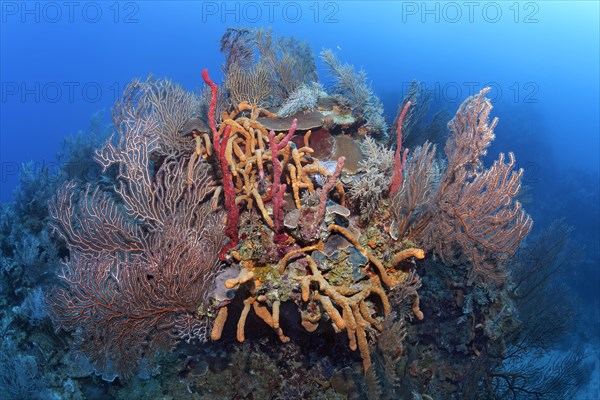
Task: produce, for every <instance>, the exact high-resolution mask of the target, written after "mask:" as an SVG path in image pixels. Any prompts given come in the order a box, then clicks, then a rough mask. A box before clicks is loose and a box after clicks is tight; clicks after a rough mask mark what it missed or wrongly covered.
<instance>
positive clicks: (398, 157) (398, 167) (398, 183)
mask: <svg viewBox="0 0 600 400" xmlns="http://www.w3.org/2000/svg"><path fill="white" fill-rule="evenodd" d="M410 105H411V102H410V101H407V102H406V105H405V106H404V108H403V109H402V113H401V114H400V118H398V130H397V134H398V144H397V146H398V147H397V148H396V154H395V156H394V175H393V176H392V182H391V183H390V195H392V194H394V193H396V192H397V191H398V189H400V188H401V187H402V175H403V173H404V166H405V165H406V157H407V156H408V149H405V150H404V153H402V124H403V123H404V117H405V116H406V112H407V111H408V108H409V107H410Z"/></svg>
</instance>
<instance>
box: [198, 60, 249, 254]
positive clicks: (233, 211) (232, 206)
mask: <svg viewBox="0 0 600 400" xmlns="http://www.w3.org/2000/svg"><path fill="white" fill-rule="evenodd" d="M202 78H203V79H204V82H206V84H207V85H209V86H210V89H211V99H210V108H209V111H208V123H209V125H210V130H211V131H212V134H213V147H214V148H215V153H216V154H217V157H218V158H219V162H220V165H221V173H222V175H223V190H224V191H225V209H226V210H227V225H226V227H225V233H226V234H227V236H228V237H229V243H228V244H227V245H226V246H225V247H224V248H223V250H222V251H221V254H220V255H219V258H220V259H221V260H223V259H224V258H225V255H226V254H227V252H228V251H229V250H231V249H233V248H234V247H235V246H237V244H238V241H239V238H238V221H239V217H240V212H239V210H238V207H237V204H236V202H235V197H236V194H235V187H234V186H233V180H232V178H231V174H230V171H229V166H228V165H227V157H226V156H225V147H226V144H227V142H228V141H229V136H230V134H231V126H227V127H226V128H225V131H224V132H223V137H222V138H221V137H219V136H220V135H219V132H218V131H217V127H216V126H215V110H216V108H217V93H218V87H217V85H216V84H215V83H214V82H213V81H212V80H211V79H210V76H209V75H208V70H206V69H205V70H203V71H202ZM231 172H235V169H234V170H233V171H231Z"/></svg>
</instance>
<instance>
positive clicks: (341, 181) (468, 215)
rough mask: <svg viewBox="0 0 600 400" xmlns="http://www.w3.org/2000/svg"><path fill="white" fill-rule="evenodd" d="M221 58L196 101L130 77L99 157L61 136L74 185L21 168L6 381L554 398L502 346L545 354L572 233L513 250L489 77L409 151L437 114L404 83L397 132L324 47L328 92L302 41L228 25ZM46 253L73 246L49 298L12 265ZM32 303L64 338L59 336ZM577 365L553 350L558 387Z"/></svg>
mask: <svg viewBox="0 0 600 400" xmlns="http://www.w3.org/2000/svg"><path fill="white" fill-rule="evenodd" d="M221 50H222V51H223V52H224V53H225V55H226V62H225V65H224V68H223V70H224V73H225V81H224V82H223V84H221V85H217V84H216V83H215V82H213V80H212V79H211V78H210V76H209V74H208V71H206V70H204V71H202V79H203V80H204V83H205V84H206V87H205V90H204V92H203V94H202V95H201V96H196V95H194V94H192V93H189V92H187V91H185V90H184V89H183V88H182V87H180V86H178V85H176V84H174V83H172V82H170V81H168V80H155V79H152V78H149V79H147V80H146V81H134V82H132V83H131V84H130V85H128V86H127V87H126V88H125V91H124V94H123V98H122V99H120V100H119V101H117V103H116V105H115V108H114V110H113V128H114V134H113V136H111V137H110V138H109V139H108V140H107V141H106V142H105V144H104V146H102V147H101V148H100V149H99V150H98V151H97V152H96V153H95V155H93V156H92V154H91V150H90V145H89V144H85V145H84V144H83V143H81V140H80V139H77V140H74V141H72V143H71V146H76V147H80V148H81V151H80V152H74V153H73V154H71V155H70V157H69V156H68V155H65V158H64V160H65V164H66V165H68V164H70V163H72V162H75V161H77V162H84V161H85V158H86V157H87V158H91V157H94V158H95V160H96V161H97V165H96V167H95V168H96V169H93V168H91V169H90V171H91V173H90V174H88V175H81V174H68V173H61V174H60V177H61V179H60V180H59V181H65V182H64V183H62V185H59V184H55V185H54V186H48V185H44V184H43V182H39V181H37V180H35V179H33V178H31V179H30V178H28V177H27V176H24V177H23V192H22V193H19V194H18V196H17V199H22V198H23V197H26V196H31V198H32V200H33V201H32V202H31V203H30V204H29V207H31V208H32V210H31V214H32V215H36V216H37V215H39V218H37V219H38V220H37V221H36V220H35V219H30V220H28V221H27V224H26V225H27V226H26V228H23V226H20V225H18V224H17V223H16V222H15V221H17V220H18V215H20V214H22V213H24V212H27V211H23V210H20V209H19V207H25V204H20V205H19V206H18V207H15V208H14V209H12V211H11V210H9V211H10V212H9V211H5V209H4V208H3V214H4V213H6V215H8V216H9V219H8V220H7V221H3V222H2V225H0V233H1V234H2V236H1V237H0V246H1V247H2V250H3V258H2V270H1V272H2V274H3V275H5V276H7V277H9V276H10V277H13V276H14V277H17V278H18V279H17V280H16V282H17V284H18V285H21V286H23V288H21V289H20V291H18V292H17V290H16V289H15V288H12V287H9V286H8V285H5V284H4V283H3V284H2V286H0V289H2V290H3V292H5V293H9V294H10V295H9V296H6V298H7V299H10V302H11V306H12V310H11V312H10V313H9V312H6V313H4V311H3V313H2V323H1V324H0V334H2V335H3V336H4V335H5V336H6V337H8V338H10V340H7V341H6V342H5V343H3V344H2V347H1V348H0V349H1V350H2V351H3V357H2V358H1V359H0V385H1V386H3V387H4V388H6V389H5V391H6V392H7V393H8V392H10V393H13V392H14V393H17V395H16V396H17V398H18V396H28V395H29V394H28V393H29V392H34V391H35V392H39V393H43V394H48V393H49V392H48V390H52V391H54V392H55V393H60V395H61V396H62V398H69V399H77V398H84V397H87V398H101V397H102V396H112V397H114V398H198V399H200V398H202V399H213V398H214V399H223V398H246V399H250V398H265V399H289V398H311V399H312V398H314V399H319V398H321V399H325V398H327V399H337V398H339V399H342V398H344V399H358V398H374V399H375V398H377V399H379V398H399V399H429V398H436V399H437V398H448V399H475V398H497V397H494V396H500V395H502V394H507V393H508V394H516V395H517V396H516V397H517V398H519V397H518V395H520V394H521V393H523V390H526V389H527V388H534V389H535V390H536V391H537V392H539V393H549V394H551V395H554V394H556V393H557V392H558V391H559V389H556V390H554V389H555V387H557V386H552V382H555V381H553V380H552V376H545V375H544V374H543V373H542V372H541V371H537V370H535V371H533V370H532V373H531V374H530V375H531V376H530V378H529V379H537V377H539V376H542V377H543V378H544V382H550V383H548V384H547V385H546V386H544V385H538V386H535V385H533V384H531V383H529V385H530V386H527V384H528V383H523V382H524V381H521V380H520V378H519V376H520V375H519V374H521V372H522V371H523V369H524V368H527V367H528V365H527V364H519V363H517V362H515V361H514V360H515V358H518V357H519V354H521V353H520V351H521V350H522V349H523V347H524V346H523V344H524V343H525V342H528V341H529V346H530V347H531V348H533V350H532V353H533V354H541V353H543V351H544V349H546V348H547V347H548V343H550V342H551V340H552V333H553V332H549V331H548V330H544V329H541V327H540V326H541V325H546V326H550V325H551V324H549V322H548V319H547V317H548V316H547V314H546V315H545V316H544V315H542V313H536V310H538V309H539V308H546V309H549V308H550V307H549V305H548V303H547V302H548V301H549V299H550V298H551V297H550V296H549V293H548V292H550V291H551V289H550V288H549V287H548V286H547V285H546V283H545V280H544V279H542V278H541V277H542V276H550V275H552V274H555V273H557V270H558V268H553V269H552V270H551V271H544V270H543V268H542V266H543V265H549V264H551V263H552V260H550V258H552V259H554V258H557V259H558V258H560V257H559V256H562V257H564V254H565V253H567V252H566V251H563V249H564V246H563V244H564V243H561V242H560V241H557V240H556V238H557V237H559V236H561V235H564V236H566V234H567V233H568V232H567V231H568V230H566V229H564V228H563V229H562V230H561V229H560V228H557V227H555V230H556V232H555V233H552V232H550V233H549V234H548V236H545V239H544V238H543V239H542V241H544V240H546V241H548V242H550V239H553V240H552V244H551V245H550V248H548V247H543V246H542V245H541V244H538V245H537V247H535V246H532V245H530V246H529V247H527V248H526V249H524V250H521V251H523V252H525V253H521V252H519V253H517V257H516V258H515V259H512V258H511V256H513V254H514V253H515V252H517V249H518V248H519V245H520V244H521V242H522V241H523V240H524V238H525V237H527V235H528V233H529V231H530V230H531V227H532V221H531V218H530V217H529V216H528V215H527V214H526V213H525V212H524V210H523V209H522V206H521V204H520V203H519V202H518V201H517V196H518V194H519V191H520V189H521V178H522V173H523V172H522V170H514V166H515V160H514V156H513V155H512V154H509V155H508V157H505V156H504V155H502V154H501V155H500V156H499V157H498V160H497V161H495V162H494V163H493V164H492V165H491V167H486V166H485V165H484V162H483V156H485V154H486V151H487V148H488V147H489V145H490V142H491V141H492V140H493V138H494V133H493V130H494V128H495V126H496V124H497V119H492V120H491V121H490V112H491V103H490V101H489V100H488V99H486V97H485V95H486V93H487V89H484V90H483V91H481V92H480V93H478V94H476V95H475V96H472V97H470V98H468V99H466V100H465V102H464V103H463V104H462V105H461V107H460V108H459V110H458V112H457V113H456V115H455V116H454V118H453V119H452V120H451V121H450V123H449V125H448V126H449V128H450V135H449V137H448V140H447V143H446V146H445V153H446V158H447V160H443V159H441V158H440V156H439V154H438V153H437V148H438V146H436V144H432V143H431V142H429V141H425V142H423V143H420V144H419V145H418V146H407V143H410V142H409V141H407V140H406V139H407V137H408V138H410V137H411V136H409V135H408V133H411V134H413V133H414V131H416V130H417V128H416V126H417V125H418V122H419V121H421V120H422V119H423V117H424V115H425V114H426V112H427V107H428V106H429V101H428V94H427V93H425V92H423V91H420V89H419V88H418V86H417V84H413V85H412V86H411V89H410V91H409V95H408V96H407V97H406V98H405V99H404V100H403V101H402V103H401V107H400V109H399V114H398V117H397V119H396V122H395V123H394V125H393V129H392V130H391V131H392V132H388V129H387V123H386V122H385V119H384V118H383V115H382V113H381V111H382V109H381V103H380V101H379V99H378V98H377V97H376V96H375V94H374V93H373V92H372V90H371V89H370V88H369V86H368V84H367V81H366V74H365V73H364V71H361V72H359V73H358V74H355V72H354V69H353V68H352V67H351V66H349V65H347V64H342V63H341V62H340V61H338V60H337V58H336V56H335V55H334V54H333V52H331V51H324V52H323V53H322V54H321V57H322V58H323V60H324V61H325V62H326V64H328V66H329V68H330V70H331V73H332V75H333V77H334V79H335V84H334V86H333V87H332V88H324V87H323V86H321V85H320V84H318V83H317V82H316V79H317V77H316V73H315V67H314V60H313V57H312V54H311V53H310V52H309V49H308V47H307V46H306V45H305V44H303V43H301V42H297V41H295V40H293V39H284V38H277V37H275V36H274V35H273V34H272V32H270V31H262V30H259V31H255V30H246V29H242V28H238V29H230V30H228V31H227V32H226V34H225V35H224V36H223V39H222V42H221ZM327 90H329V91H330V92H331V93H327ZM435 124H436V128H435V131H436V132H438V133H439V131H441V128H440V126H441V125H440V120H439V119H436V123H435ZM419 129H420V128H419ZM94 130H99V128H97V127H96V128H94ZM432 130H433V128H432ZM411 131H412V132H411ZM388 137H389V138H393V140H391V141H392V142H394V143H393V146H388V145H387V144H385V143H383V142H382V140H381V139H386V138H388ZM92 141H93V142H94V143H95V142H96V139H93V140H92ZM437 144H438V145H439V144H440V143H437ZM394 146H395V148H394ZM439 147H441V146H439ZM87 162H90V163H91V160H87ZM98 166H99V167H98ZM98 169H101V170H102V171H103V172H104V176H102V177H100V176H99V175H98ZM40 179H41V180H44V179H49V178H47V177H42V178H40ZM37 186H39V187H41V188H47V190H43V191H37V192H36V191H35V190H34V188H35V187H37ZM51 193H53V194H54V197H53V198H52V199H50V197H51ZM46 202H48V208H47V210H46V209H45V207H44V206H42V204H44V205H45V203H46ZM23 203H24V202H23ZM14 210H17V214H15V211H14ZM48 220H49V223H48V224H46V222H47V221H48ZM13 225H14V226H13ZM50 230H52V232H53V233H54V235H53V236H51V235H50V234H49V231H50ZM557 232H558V233H557ZM59 254H60V255H61V256H64V257H66V258H65V259H64V260H63V262H62V267H61V268H60V269H59V271H58V277H57V280H58V282H56V279H55V281H54V282H52V284H53V285H54V287H53V289H51V290H49V293H48V295H47V297H46V298H45V299H44V298H43V296H42V289H39V288H38V286H39V282H40V281H42V282H43V281H44V280H43V279H42V278H40V277H39V276H38V277H29V279H30V280H31V281H30V282H29V281H27V280H26V279H25V275H26V274H25V273H24V269H25V268H32V269H38V268H37V267H36V265H37V263H36V260H42V261H43V262H45V263H47V264H49V263H56V264H58V262H57V259H58V255H59ZM542 254H546V255H547V256H548V258H547V259H546V258H544V259H539V258H543V257H542ZM527 255H528V256H530V258H528V257H526V256H527ZM533 256H535V257H537V258H535V257H533ZM531 257H533V258H531ZM40 262H41V261H40ZM557 262H558V263H559V264H560V265H562V264H561V261H560V259H559V260H558V261H557ZM527 265H535V266H536V267H535V268H537V269H535V273H534V272H528V269H527V268H526V266H527ZM557 265H558V264H557ZM39 269H41V268H39ZM511 271H512V274H511ZM539 271H541V272H539ZM47 275H50V274H47ZM32 276H33V274H32ZM47 279H50V278H47ZM7 281H8V279H7ZM42 287H43V288H44V290H47V289H46V288H47V287H48V285H47V284H45V285H44V286H42ZM531 296H533V297H535V299H541V298H543V299H545V300H544V302H541V303H538V302H536V301H534V300H533V299H532V297H531ZM3 301H9V300H3ZM3 305H4V304H3ZM555 309H556V310H558V311H560V312H561V313H564V314H568V312H567V310H566V309H565V308H563V307H557V308H555ZM46 311H48V312H49V315H50V318H51V320H52V323H53V326H54V327H55V328H56V329H57V330H59V331H60V330H62V331H68V332H70V336H68V335H64V334H63V333H62V332H61V333H59V334H57V333H56V332H53V330H52V326H51V324H50V321H49V319H48V318H47V317H46ZM542 317H543V318H542ZM544 318H546V319H544ZM564 323H565V322H564V321H563V320H558V319H557V320H556V321H555V325H552V326H554V327H555V328H556V329H555V330H556V331H557V332H558V331H560V329H562V328H564ZM16 327H27V328H26V329H27V333H24V332H20V331H19V330H18V329H16ZM550 330H552V329H550ZM523 332H529V333H530V334H529V333H528V337H527V338H525V336H524V335H525V334H524V333H523ZM536 335H537V336H536ZM531 337H533V338H534V339H539V340H538V341H533V339H531ZM57 349H59V350H57ZM17 352H22V353H23V355H19V356H18V357H17V356H10V357H5V356H4V354H7V355H15V354H17ZM507 352H509V353H510V354H509V353H507ZM513 356H514V357H513ZM42 359H44V360H46V364H44V368H46V367H47V369H43V370H42V364H41V363H40V360H42ZM581 360H583V356H582V355H581V354H579V353H577V354H574V355H573V356H571V357H570V358H569V357H566V358H563V359H559V360H557V361H556V362H555V365H557V369H558V370H560V371H561V373H562V372H565V374H564V375H565V376H566V377H567V378H565V379H563V380H562V381H561V384H562V385H563V386H562V387H566V386H568V385H573V387H575V386H576V385H577V384H578V382H580V381H581V379H582V377H583V376H584V374H583V372H581V370H580V369H576V368H574V364H575V363H577V362H580V361H581ZM11 366H12V367H11ZM38 367H39V368H38ZM11 368H12V369H15V370H17V369H19V370H21V371H23V374H22V375H23V376H22V377H20V378H19V377H15V376H14V374H13V373H12V372H11V371H10V369H11ZM569 368H572V369H573V371H574V372H573V373H572V374H566V370H567V369H569ZM50 369H54V370H56V371H59V372H56V373H50V372H48V370H50ZM117 379H118V383H117ZM107 382H111V383H107ZM48 388H51V389H48ZM523 388H525V389H523ZM548 388H549V389H548ZM546 389H547V390H546ZM544 390H546V391H544ZM552 390H554V391H552ZM537 392H536V393H537ZM21 393H25V394H21ZM167 393H168V395H167ZM569 393H573V392H572V391H571V392H569ZM167 396H168V397H167ZM30 397H31V398H34V395H31V396H30ZM522 397H523V396H522Z"/></svg>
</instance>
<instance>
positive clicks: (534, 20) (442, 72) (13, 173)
mask: <svg viewBox="0 0 600 400" xmlns="http://www.w3.org/2000/svg"><path fill="white" fill-rule="evenodd" d="M0 7H1V21H0V83H1V90H0V96H1V99H0V173H1V178H0V179H1V180H0V185H1V193H0V200H1V201H2V202H3V203H9V202H11V200H12V196H13V192H14V191H15V190H16V188H17V187H18V184H19V175H20V173H21V172H22V168H23V167H22V165H23V163H26V162H29V161H33V163H34V166H35V168H34V171H36V173H41V172H40V171H42V170H43V169H44V168H50V170H56V169H58V165H57V158H56V155H57V153H59V152H60V151H61V145H62V143H63V140H64V138H65V137H67V136H72V135H74V134H75V133H77V132H78V131H81V130H85V129H86V128H87V127H88V125H89V121H90V117H91V115H93V114H94V113H96V112H98V111H99V110H105V113H104V117H103V118H104V122H105V123H107V124H108V123H109V122H110V109H111V107H112V106H113V103H114V101H115V100H116V99H118V98H119V96H120V95H121V93H122V91H123V89H124V87H125V85H126V84H127V83H128V82H129V81H131V80H132V79H133V78H145V77H146V76H148V75H149V74H152V75H153V76H155V77H157V78H162V77H166V78H169V79H171V80H173V81H174V82H177V83H179V84H181V85H182V86H183V87H184V88H185V89H188V90H190V91H196V92H199V91H200V90H201V89H202V87H203V81H202V78H201V75H200V72H201V70H202V69H205V68H206V69H208V70H209V71H210V73H211V76H212V78H213V80H215V81H216V82H217V83H220V82H221V81H222V80H223V74H222V72H221V65H222V63H223V61H224V57H223V54H222V53H221V52H220V51H219V46H220V44H219V41H220V39H221V36H222V35H223V33H224V32H225V30H226V29H227V28H228V27H246V28H258V27H271V28H272V29H273V32H274V33H276V34H277V35H282V36H287V37H289V36H295V37H296V38H297V39H299V40H303V41H306V42H308V44H309V45H310V47H311V48H312V50H313V52H314V53H315V54H317V55H318V53H319V52H320V51H321V50H322V49H324V48H330V49H332V50H333V51H334V52H335V54H336V55H337V57H338V58H339V59H340V60H341V61H342V62H345V63H349V64H352V65H353V66H354V67H355V68H356V69H357V70H358V69H361V68H362V69H364V70H365V71H366V73H367V77H368V80H369V82H370V85H371V87H372V90H373V92H374V93H376V94H377V95H378V96H379V97H380V98H381V99H382V101H383V104H384V108H385V116H386V117H387V119H388V122H389V123H390V124H391V122H392V120H393V118H394V115H395V114H396V111H397V108H398V105H399V104H400V103H401V101H402V99H403V97H404V95H405V94H406V91H407V89H408V87H409V84H410V82H411V81H413V80H417V81H419V82H421V84H422V85H423V87H425V88H426V89H427V90H430V91H431V93H432V105H431V108H430V112H429V114H428V118H431V117H432V116H433V113H434V112H435V111H437V110H440V109H443V108H445V109H447V110H449V111H450V112H451V113H454V112H455V111H456V110H457V109H458V107H459V106H460V104H461V103H462V102H463V101H464V100H465V99H466V98H467V97H469V96H471V95H474V94H476V93H477V92H479V90H481V89H482V88H484V87H487V86H490V87H491V88H492V90H491V92H490V93H489V97H491V99H492V103H493V106H494V109H493V111H492V114H493V115H494V116H498V117H499V124H498V126H497V128H496V130H495V133H496V137H497V138H496V140H495V141H494V143H493V144H492V146H491V148H490V150H489V154H488V157H489V159H486V160H487V162H488V163H491V162H492V161H493V160H495V159H496V158H497V155H498V153H500V152H504V153H507V152H509V151H512V152H514V153H515V156H516V159H517V163H518V167H522V168H524V169H525V175H524V178H523V181H524V184H525V185H526V186H528V187H529V194H530V195H531V202H530V203H527V204H526V209H527V212H528V213H529V214H530V215H531V216H532V217H533V220H534V221H535V222H534V232H536V233H538V232H541V231H542V230H543V229H544V228H545V227H548V226H549V225H550V224H551V223H552V221H554V220H556V219H560V218H564V221H565V223H566V224H568V225H571V226H573V227H574V231H573V233H572V238H573V240H575V241H576V242H577V243H578V244H581V245H582V246H584V247H585V250H581V251H582V252H583V251H584V253H583V254H584V256H583V257H582V260H581V261H580V264H578V266H577V268H576V269H575V270H573V273H572V274H570V275H569V276H567V277H565V278H564V280H563V281H562V282H561V285H563V288H565V289H566V290H567V291H568V292H569V296H570V298H572V299H573V301H574V302H575V310H576V311H577V310H580V311H581V312H585V313H586V315H587V318H586V319H585V320H586V321H588V323H587V324H586V323H585V322H583V319H580V320H579V321H578V322H577V325H573V327H572V328H573V332H572V333H573V335H574V336H583V337H582V338H581V342H580V343H579V344H585V345H589V346H592V347H590V349H592V348H593V350H589V351H595V353H593V354H592V357H593V358H595V359H596V369H595V371H594V374H595V377H596V379H597V378H598V373H599V372H598V371H600V370H599V369H598V362H597V358H598V354H600V353H599V348H600V347H599V344H598V342H597V341H596V342H595V343H589V340H588V339H589V337H593V336H594V335H598V336H600V330H599V323H600V317H599V315H598V314H599V311H598V310H599V307H600V294H599V293H600V243H599V241H600V234H599V231H600V212H599V208H600V204H599V203H598V201H599V200H600V194H599V183H600V182H599V179H600V178H599V174H600V91H599V87H600V26H599V18H600V17H599V15H600V6H599V3H598V2H596V1H495V2H492V1H489V2H488V1H481V2H480V1H473V2H441V1H425V2H421V1H370V2H365V1H273V2H267V1H265V2H261V1H257V2H254V1H247V2H246V1H225V2H221V1H203V2H188V1H170V2H161V1H118V2H97V1H82V2H79V1H76V2H62V1H56V2H54V1H48V2H46V1H44V2H41V1H31V2H21V1H2V2H1V3H0ZM317 71H318V74H319V79H320V81H321V82H322V83H324V84H325V87H327V85H328V83H330V82H331V77H329V76H328V73H327V70H326V68H325V66H324V65H323V63H322V62H321V61H320V60H319V59H318V57H317ZM40 190H43V189H42V188H40ZM538 229H539V231H538ZM3 257H4V255H3ZM0 268H7V267H6V266H4V265H3V266H2V267H0ZM7 270H8V269H7ZM7 276H8V275H6V274H5V275H3V279H5V278H6V277H7ZM0 295H2V292H0ZM5 296H6V297H7V298H8V295H7V294H5ZM8 304H9V302H7V301H5V302H4V303H0V306H2V307H4V306H7V307H8ZM581 329H585V330H587V332H586V333H585V334H583V333H582V332H581ZM598 336H596V338H597V337H598ZM567 343H568V342H567V341H566V340H565V342H564V344H565V346H567V345H568V344H567ZM594 346H595V347H594ZM558 350H560V349H557V351H558ZM594 385H595V390H596V393H598V392H597V390H598V382H597V380H596V381H595V383H594ZM591 390H594V389H591ZM589 393H593V392H589ZM582 396H583V395H582ZM0 397H1V395H0ZM89 398H93V396H91V397H89ZM581 398H583V397H581Z"/></svg>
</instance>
